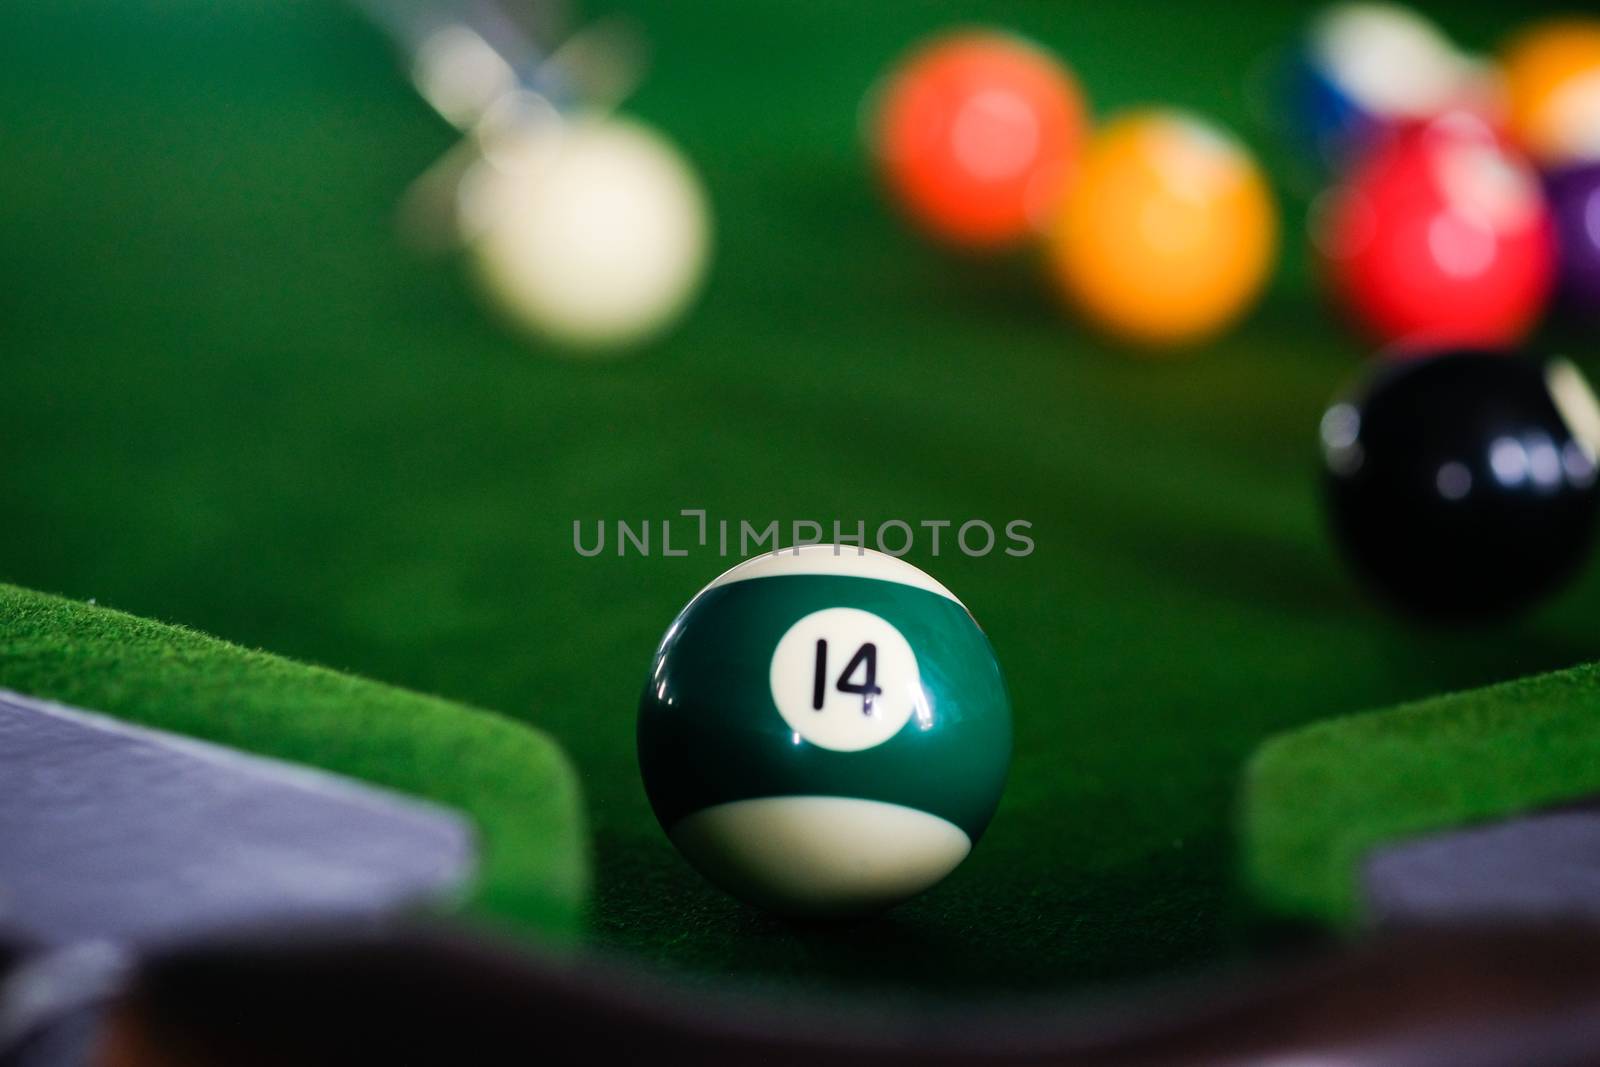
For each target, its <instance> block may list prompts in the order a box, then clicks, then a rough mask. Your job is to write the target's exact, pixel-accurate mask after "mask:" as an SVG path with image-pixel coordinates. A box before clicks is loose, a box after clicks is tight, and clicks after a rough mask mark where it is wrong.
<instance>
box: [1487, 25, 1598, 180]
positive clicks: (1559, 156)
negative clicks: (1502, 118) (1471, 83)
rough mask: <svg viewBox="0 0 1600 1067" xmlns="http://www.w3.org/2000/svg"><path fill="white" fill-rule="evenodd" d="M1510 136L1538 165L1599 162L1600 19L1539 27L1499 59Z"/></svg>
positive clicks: (1514, 41)
mask: <svg viewBox="0 0 1600 1067" xmlns="http://www.w3.org/2000/svg"><path fill="white" fill-rule="evenodd" d="M1501 60H1502V65H1503V70H1504V77H1505V89H1506V102H1507V105H1508V112H1509V116H1508V117H1509V124H1510V127H1511V133H1512V136H1513V137H1515V138H1516V140H1517V142H1518V143H1519V144H1520V145H1521V146H1522V148H1523V149H1524V150H1525V151H1526V152H1527V153H1528V154H1529V155H1531V156H1533V158H1534V159H1535V160H1537V161H1538V162H1539V163H1541V164H1544V165H1547V166H1554V165H1559V164H1563V163H1571V162H1575V161H1580V160H1592V159H1600V18H1595V17H1593V16H1589V17H1580V16H1566V17H1562V18H1555V19H1549V20H1546V21H1544V22H1539V23H1535V24H1534V25H1533V26H1530V27H1529V28H1528V29H1526V30H1524V31H1522V32H1521V33H1519V34H1518V35H1516V36H1515V37H1513V38H1512V39H1511V41H1510V42H1508V44H1507V45H1506V47H1505V49H1504V51H1503V53H1502V55H1501Z"/></svg>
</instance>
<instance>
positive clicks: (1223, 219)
mask: <svg viewBox="0 0 1600 1067" xmlns="http://www.w3.org/2000/svg"><path fill="white" fill-rule="evenodd" d="M1277 225H1278V224H1277V214H1276V210H1275V209H1274V206H1273V201H1272V196H1271V193H1270V192H1269V190H1268V188H1267V183H1266V180H1265V179H1264V178H1263V177H1262V175H1261V171H1260V170H1259V168H1258V167H1257V166H1256V164H1255V161H1254V160H1253V159H1251V157H1250V155H1249V153H1248V152H1247V151H1246V150H1245V149H1244V147H1243V146H1241V145H1240V144H1239V143H1238V142H1236V141H1235V140H1234V139H1233V138H1232V137H1230V136H1229V135H1228V134H1226V133H1224V132H1223V131H1221V130H1219V129H1218V128H1217V127H1216V126H1214V125H1212V124H1210V123H1208V122H1206V121H1205V120H1203V119H1200V118H1198V117H1196V116H1194V115H1190V114H1188V113H1186V112H1181V111H1174V110H1166V109H1151V110H1141V111H1136V112H1132V113H1130V114H1127V115H1124V116H1122V117H1119V118H1116V119H1114V120H1112V121H1111V122H1110V123H1109V124H1108V125H1107V126H1105V127H1104V128H1103V129H1101V130H1100V131H1099V132H1098V133H1097V134H1096V135H1095V136H1094V138H1093V139H1092V140H1091V141H1090V143H1089V146H1088V151H1087V152H1086V153H1085V156H1084V159H1083V162H1082V164H1081V167H1080V170H1079V173H1078V177H1077V180H1076V182H1075V183H1074V184H1073V186H1072V188H1071V189H1070V190H1069V192H1068V193H1067V195H1066V197H1065V201H1064V203H1063V204H1062V207H1061V210H1060V212H1059V215H1058V216H1057V218H1056V221H1055V225H1054V226H1053V228H1052V229H1051V232H1050V235H1049V261H1050V265H1051V269H1052V274H1053V276H1054V278H1055V280H1056V281H1057V283H1058V284H1059V286H1060V288H1061V290H1062V291H1063V292H1064V293H1065V295H1066V296H1067V298H1068V299H1069V300H1070V301H1071V303H1072V304H1074V305H1075V306H1076V307H1077V308H1078V309H1079V310H1080V311H1081V312H1082V313H1083V314H1084V315H1085V316H1086V317H1087V318H1088V319H1089V320H1090V321H1091V322H1093V323H1094V324H1095V325H1097V326H1099V327H1100V328H1102V329H1104V330H1105V331H1106V332H1108V333H1111V334H1113V335H1115V336H1117V337H1120V338H1122V339H1124V340H1128V341H1132V342H1135V343H1138V344H1143V345H1149V346H1170V345H1181V344H1185V343H1189V342H1193V341H1197V340H1201V339H1203V338H1205V337H1207V336H1209V335H1211V334H1213V333H1215V332H1217V331H1219V330H1221V329H1222V328H1223V327H1224V326H1226V325H1227V324H1228V323H1229V322H1231V321H1233V320H1234V319H1235V318H1236V317H1237V316H1239V315H1240V314H1241V313H1243V312H1244V310H1245V309H1246V308H1247V307H1248V306H1249V305H1250V303H1251V302H1252V301H1253V300H1254V298H1255V297H1256V295H1257V294H1258V293H1259V292H1260V290H1261V287H1262V284H1263V283H1264V282H1265V280H1266V278H1267V275H1268V273H1269V271H1270V269H1271V266H1272V260H1273V254H1274V251H1275V249H1276V247H1277Z"/></svg>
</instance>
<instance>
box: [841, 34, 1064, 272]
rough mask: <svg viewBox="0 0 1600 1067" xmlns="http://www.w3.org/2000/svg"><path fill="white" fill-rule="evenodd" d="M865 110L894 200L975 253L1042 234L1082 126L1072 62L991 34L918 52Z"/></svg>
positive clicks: (949, 38) (936, 42)
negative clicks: (867, 112)
mask: <svg viewBox="0 0 1600 1067" xmlns="http://www.w3.org/2000/svg"><path fill="white" fill-rule="evenodd" d="M869 104H870V105H872V106H871V112H870V122H871V126H870V128H869V130H868V136H869V138H870V139H871V141H872V151H873V154H874V155H875V156H876V162H877V165H878V169H879V171H880V172H881V174H882V177H883V180H884V183H885V184H886V185H887V187H888V189H889V192H890V195H891V196H892V197H893V198H894V199H895V200H896V201H897V202H898V203H899V205H900V206H901V208H902V209H903V210H904V211H905V213H906V214H907V215H909V216H910V218H911V219H912V220H913V221H914V222H915V223H917V224H918V225H919V226H920V227H921V228H922V229H924V230H926V231H927V232H929V233H931V234H932V235H933V236H935V237H938V238H941V239H943V240H945V241H947V242H948V243H951V244H955V245H960V246H965V247H969V248H978V249H993V248H1000V247H1004V246H1007V245H1011V244H1015V243H1016V242H1018V241H1020V240H1022V239H1024V238H1026V237H1028V236H1030V235H1032V234H1034V233H1037V232H1039V231H1040V230H1042V229H1043V227H1044V225H1045V224H1046V223H1047V222H1048V221H1049V218H1050V216H1051V214H1052V213H1053V211H1054V209H1055V207H1056V203H1057V201H1058V200H1059V198H1060V195H1061V191H1062V189H1063V188H1064V186H1065V183H1066V181H1067V180H1068V177H1069V175H1070V173H1071V169H1072V166H1073V163H1074V161H1075V160H1076V157H1077V154H1078V147H1079V144H1080V142H1081V141H1082V139H1083V134H1084V129H1085V126H1086V118H1085V113H1084V112H1085V108H1084V103H1083V96H1082V94H1081V92H1080V91H1079V89H1078V83H1077V80H1076V79H1075V78H1074V77H1073V76H1072V73H1071V72H1070V71H1069V70H1068V69H1067V67H1066V66H1065V64H1063V63H1062V62H1061V61H1060V60H1058V59H1056V58H1055V57H1054V56H1052V55H1050V54H1049V53H1048V52H1046V51H1045V50H1043V49H1042V48H1039V47H1038V46H1036V45H1034V44H1032V43H1030V42H1028V41H1026V40H1023V39H1022V38H1020V37H1016V36H1013V35H1011V34H1006V33H999V32H993V31H987V30H967V31H960V32H956V33H948V34H945V35H942V36H939V37H936V38H933V39H932V40H930V41H927V42H925V43H923V44H921V45H920V46H918V47H916V48H915V49H913V50H912V52H911V54H910V55H909V56H907V57H906V58H905V59H904V60H902V61H901V62H900V63H899V64H898V65H897V66H896V67H895V68H894V69H893V70H892V71H891V72H890V74H889V75H888V77H887V78H886V79H885V80H884V82H883V83H882V84H881V85H880V86H879V87H878V89H877V91H876V93H875V96H874V99H872V100H871V101H869Z"/></svg>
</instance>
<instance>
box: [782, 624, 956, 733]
mask: <svg viewBox="0 0 1600 1067" xmlns="http://www.w3.org/2000/svg"><path fill="white" fill-rule="evenodd" d="M769 677H770V679H771V684H772V700H773V702H774V703H775V704H777V706H778V714H779V715H782V716H783V721H784V722H786V723H788V724H789V728H790V729H791V730H793V731H794V733H795V736H796V742H797V743H798V742H799V741H801V740H804V741H809V742H811V743H812V744H814V745H818V746H820V747H822V748H827V749H832V750H833V751H835V752H860V751H862V750H864V749H869V748H874V747H876V746H878V745H881V744H883V743H884V742H885V741H887V740H889V739H890V738H891V737H893V736H894V735H895V734H897V733H899V732H900V731H901V729H903V728H904V727H905V725H906V723H907V722H909V721H910V720H911V718H912V716H913V715H915V716H917V717H918V719H919V720H920V721H922V722H927V723H931V721H932V716H931V713H930V711H929V708H928V698H927V694H926V693H924V692H923V689H922V675H921V672H920V671H919V670H918V668H917V656H916V653H915V652H913V651H911V644H910V642H908V641H907V640H906V639H905V635H904V634H902V633H901V632H900V631H899V630H897V629H895V627H894V626H893V625H892V624H891V623H890V622H889V621H888V620H887V619H884V618H882V617H880V616H878V615H874V614H873V613H872V612H870V611H862V610H861V609H859V608H825V609H823V610H822V611H814V612H812V613H811V614H810V615H807V616H805V617H804V618H803V619H801V620H800V621H799V622H797V623H795V624H794V625H793V626H791V627H789V630H788V632H787V633H785V634H784V635H783V637H782V638H781V639H779V641H778V647H777V649H776V650H774V652H773V653H772V669H771V671H770V673H769Z"/></svg>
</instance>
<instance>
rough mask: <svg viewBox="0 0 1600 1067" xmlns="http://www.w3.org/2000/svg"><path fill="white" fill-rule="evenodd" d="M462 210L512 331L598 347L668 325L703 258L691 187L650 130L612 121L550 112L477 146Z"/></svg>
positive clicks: (697, 190) (695, 185) (676, 158)
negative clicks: (478, 156) (517, 327)
mask: <svg viewBox="0 0 1600 1067" xmlns="http://www.w3.org/2000/svg"><path fill="white" fill-rule="evenodd" d="M460 211H461V216H462V223H463V229H464V230H465V232H466V235H467V239H468V242H469V248H470V249H471V252H472V255H473V257H474V259H475V260H476V264H477V267H478V273H479V275H480V277H481V279H482V282H483V285H484V288H485V289H486V291H487V292H488V294H489V296H490V297H491V298H492V299H493V301H494V302H495V303H496V304H497V305H498V306H499V307H500V308H502V309H503V310H504V311H505V312H506V313H507V314H508V315H509V316H510V317H511V318H512V319H513V320H514V321H515V322H517V323H519V324H521V325H522V326H524V327H526V328H528V329H530V330H532V331H534V332H535V333H538V334H540V335H542V336H545V337H548V338H551V339H553V340H556V341H558V342H562V343H565V344H568V345H573V346H578V347H586V348H608V347H615V346H619V345H626V344H629V343H632V342H636V341H641V340H644V339H646V338H648V337H649V336H651V335H652V334H655V333H657V332H659V331H660V330H662V329H663V328H665V327H666V326H668V325H670V324H671V323H672V321H673V320H674V319H675V318H676V317H677V316H678V315H679V313H681V312H682V311H683V309H684V308H685V307H686V306H687V305H688V304H689V302H690V301H691V300H692V299H693V297H694V295H695V292H696V290H697V289H698V288H699V285H700V280H701V278H702V277H703V275H704V274H705V268H706V262H707V259H708V258H709V251H710V244H711V240H710V231H711V222H710V211H709V209H708V207H707V202H706V196H705V193H704V191H703V189H702V188H701V185H700V182H699V179H698V178H697V177H696V176H695V173H694V171H693V169H692V168H691V167H690V166H689V164H688V162H687V161H686V160H685V159H684V158H683V156H682V154H681V153H680V152H679V151H678V150H677V149H676V148H675V147H674V146H673V145H672V144H671V143H670V142H668V141H667V140H666V139H665V138H664V137H662V136H661V135H660V134H659V133H657V132H655V131H654V130H652V129H651V128H650V127H648V126H646V125H644V124H643V123H640V122H638V121H636V120H633V119H629V118H624V117H621V116H618V115H609V116H603V117H602V116H583V115H578V116H570V117H563V118H557V117H555V116H553V115H551V116H548V117H546V118H544V119H543V120H542V121H538V122H523V123H521V124H520V126H518V127H517V128H515V129H514V130H513V131H512V132H511V134H510V135H502V136H498V137H496V138H494V139H493V140H491V141H490V142H488V144H487V145H486V149H485V153H484V158H483V159H482V160H481V161H480V163H479V164H478V165H477V166H475V167H474V168H473V171H472V172H471V173H470V174H469V175H468V177H467V179H466V180H465V181H464V182H463V183H462V186H461V203H460Z"/></svg>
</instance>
